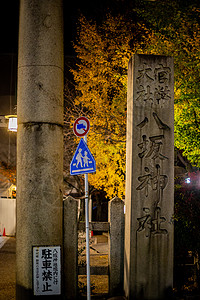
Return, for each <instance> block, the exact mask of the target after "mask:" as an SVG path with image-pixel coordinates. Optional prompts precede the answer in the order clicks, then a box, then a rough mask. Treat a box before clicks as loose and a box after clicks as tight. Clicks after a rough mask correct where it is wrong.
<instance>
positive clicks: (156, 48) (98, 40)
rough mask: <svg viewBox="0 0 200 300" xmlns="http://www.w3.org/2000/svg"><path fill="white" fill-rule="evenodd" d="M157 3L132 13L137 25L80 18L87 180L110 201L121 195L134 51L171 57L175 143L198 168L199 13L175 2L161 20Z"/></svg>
mask: <svg viewBox="0 0 200 300" xmlns="http://www.w3.org/2000/svg"><path fill="white" fill-rule="evenodd" d="M175 2H176V1H175ZM175 2H174V3H175ZM160 3H162V1H158V3H157V1H156V4H155V5H154V6H152V7H151V8H152V10H150V9H149V6H148V5H146V6H145V7H144V10H143V11H142V9H141V7H140V10H138V11H137V10H135V11H134V13H133V14H132V16H134V15H135V14H137V15H138V17H137V22H135V21H134V20H133V19H131V18H127V16H124V17H123V16H115V17H113V16H111V15H108V16H107V18H106V20H105V21H104V22H103V23H102V24H101V25H98V26H97V24H96V23H95V22H92V21H88V20H86V18H84V17H81V18H80V20H79V28H78V38H77V42H76V43H75V45H74V48H75V50H76V53H77V57H78V59H79V62H78V63H77V67H76V69H74V71H73V74H74V79H75V83H76V93H77V96H76V98H75V105H76V106H77V107H79V108H80V109H82V110H83V112H84V113H85V115H86V116H88V118H89V119H90V122H91V130H90V133H89V136H88V137H89V138H88V144H89V148H90V149H91V150H92V151H91V152H92V153H93V155H94V157H95V159H96V162H97V172H96V174H93V175H90V176H89V179H90V183H91V184H92V185H94V186H95V187H96V188H101V187H104V188H105V190H106V192H107V194H108V196H109V197H112V196H114V195H118V196H120V197H121V196H123V195H124V183H125V139H126V134H125V133H126V94H127V66H128V61H129V59H130V57H131V56H132V55H133V54H134V53H143V54H157V55H158V54H160V55H171V56H173V57H174V62H175V145H176V147H177V148H179V149H181V150H182V151H183V154H184V155H186V156H187V158H188V159H189V160H190V161H191V162H192V163H193V164H195V165H197V166H199V165H200V132H199V124H200V101H199V95H200V93H199V92H200V90H199V89H200V87H199V65H200V61H199V58H200V54H199V46H200V45H199V41H200V30H199V24H198V21H197V16H198V13H199V11H198V9H195V8H192V9H190V10H188V11H189V13H188V14H186V13H185V12H183V11H181V10H179V7H178V6H177V5H175V4H176V3H175V4H174V3H173V5H171V6H170V5H168V6H167V1H163V3H165V5H166V6H165V8H166V10H165V12H164V14H165V18H163V5H164V4H162V5H161V4H160ZM155 7H157V8H156V10H155ZM145 9H146V11H145ZM172 9H173V11H172ZM170 11H171V15H170V14H169V12H170ZM153 12H154V13H155V14H153ZM161 12H162V13H161ZM152 16H153V17H152ZM129 17H130V16H129ZM147 17H148V18H147ZM166 17H167V18H166ZM145 18H146V19H145ZM138 20H140V22H138ZM166 20H167V21H166ZM144 22H146V23H145V26H144V25H142V24H144Z"/></svg>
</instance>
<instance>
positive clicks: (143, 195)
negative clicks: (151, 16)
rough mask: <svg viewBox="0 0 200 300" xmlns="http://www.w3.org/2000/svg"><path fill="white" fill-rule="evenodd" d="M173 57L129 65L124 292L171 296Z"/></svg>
mask: <svg viewBox="0 0 200 300" xmlns="http://www.w3.org/2000/svg"><path fill="white" fill-rule="evenodd" d="M173 76H174V71H173V59H172V58H171V57H166V56H153V55H149V56H148V55H134V56H133V57H132V58H131V60H130V62H129V66H128V95H127V156H126V166H127V167H126V201H125V252H124V257H125V258H124V268H125V269H124V290H125V294H126V296H127V298H128V299H134V300H139V299H145V300H150V299H151V300H161V299H170V292H171V291H172V285H173V221H172V217H173V207H174V202H173V195H174V184H173V183H174V173H173V170H174V138H173V136H174V126H173V123H174V117H173V106H174V93H173V80H174V79H173Z"/></svg>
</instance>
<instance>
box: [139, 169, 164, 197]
mask: <svg viewBox="0 0 200 300" xmlns="http://www.w3.org/2000/svg"><path fill="white" fill-rule="evenodd" d="M144 170H145V172H146V173H147V174H146V175H141V176H139V177H138V181H140V182H141V183H140V184H139V185H138V186H137V187H136V190H138V191H140V190H143V189H144V190H145V196H146V197H148V192H149V187H151V189H152V190H153V191H159V192H160V190H164V188H165V187H166V185H167V182H168V177H167V175H164V174H160V165H159V164H157V165H156V174H152V173H151V172H150V171H149V168H148V167H145V168H144ZM156 201H157V202H159V201H160V194H158V199H156Z"/></svg>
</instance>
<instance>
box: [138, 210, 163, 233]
mask: <svg viewBox="0 0 200 300" xmlns="http://www.w3.org/2000/svg"><path fill="white" fill-rule="evenodd" d="M143 212H144V215H143V216H142V217H140V218H137V220H138V222H139V225H138V228H137V232H141V231H144V232H145V236H146V237H150V236H151V234H152V235H157V234H167V233H168V231H167V230H166V229H163V228H161V224H162V223H164V222H166V218H165V217H163V216H162V217H161V208H160V207H158V206H157V207H156V208H155V211H154V217H152V215H151V214H150V209H149V208H147V207H144V208H143Z"/></svg>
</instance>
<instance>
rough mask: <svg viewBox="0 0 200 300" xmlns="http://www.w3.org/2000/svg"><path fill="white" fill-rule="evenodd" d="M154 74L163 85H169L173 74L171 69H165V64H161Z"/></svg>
mask: <svg viewBox="0 0 200 300" xmlns="http://www.w3.org/2000/svg"><path fill="white" fill-rule="evenodd" d="M154 72H155V79H156V81H158V82H159V83H161V84H168V82H169V77H170V73H171V69H170V68H169V67H164V66H163V64H159V66H158V67H156V68H155V71H154Z"/></svg>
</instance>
